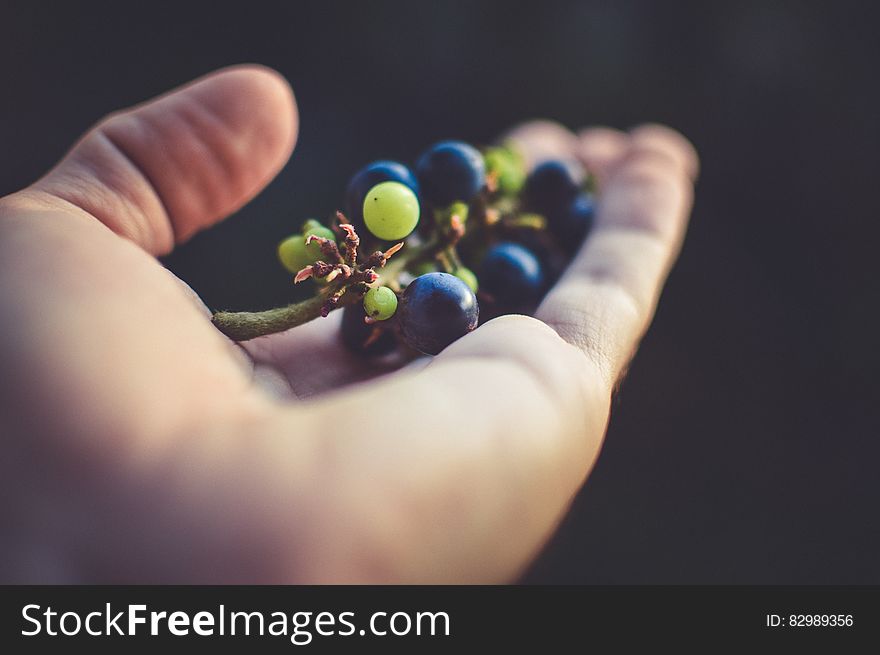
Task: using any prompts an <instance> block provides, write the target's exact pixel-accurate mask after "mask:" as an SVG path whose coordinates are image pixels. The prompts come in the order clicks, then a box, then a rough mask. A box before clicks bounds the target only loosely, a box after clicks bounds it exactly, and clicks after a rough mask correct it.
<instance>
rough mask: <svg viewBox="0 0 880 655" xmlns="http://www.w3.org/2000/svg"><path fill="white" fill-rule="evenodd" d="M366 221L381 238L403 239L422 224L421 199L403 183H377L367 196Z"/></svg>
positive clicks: (365, 200) (370, 229)
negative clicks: (420, 221)
mask: <svg viewBox="0 0 880 655" xmlns="http://www.w3.org/2000/svg"><path fill="white" fill-rule="evenodd" d="M364 222H365V223H366V224H367V229H368V230H369V231H370V232H372V233H373V234H374V235H375V236H377V237H378V238H380V239H383V240H385V241H394V240H396V239H403V238H404V237H405V236H407V235H408V234H409V233H410V232H412V231H413V230H414V229H415V228H416V225H418V223H419V199H418V198H417V197H416V194H414V193H413V192H412V190H411V189H410V188H409V187H407V186H404V185H403V184H401V183H400V182H382V183H381V184H377V185H376V186H374V187H373V188H372V189H370V190H369V191H368V192H367V196H366V198H364Z"/></svg>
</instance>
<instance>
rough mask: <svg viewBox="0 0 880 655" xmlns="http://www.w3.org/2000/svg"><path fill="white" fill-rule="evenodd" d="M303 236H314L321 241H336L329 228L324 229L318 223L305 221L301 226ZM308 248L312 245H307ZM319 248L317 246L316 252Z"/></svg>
mask: <svg viewBox="0 0 880 655" xmlns="http://www.w3.org/2000/svg"><path fill="white" fill-rule="evenodd" d="M303 236H305V237H309V236H316V237H321V238H322V239H330V241H336V235H335V234H334V233H333V230H331V229H330V228H329V227H324V226H323V225H321V224H320V223H318V221H306V224H305V225H303ZM309 245H310V246H311V245H313V244H309ZM320 249H321V247H320V246H318V250H320Z"/></svg>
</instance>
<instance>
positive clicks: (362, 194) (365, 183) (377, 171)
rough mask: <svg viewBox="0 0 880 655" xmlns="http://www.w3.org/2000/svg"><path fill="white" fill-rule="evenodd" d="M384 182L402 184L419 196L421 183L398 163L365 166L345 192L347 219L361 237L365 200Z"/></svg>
mask: <svg viewBox="0 0 880 655" xmlns="http://www.w3.org/2000/svg"><path fill="white" fill-rule="evenodd" d="M382 182H400V183H401V184H403V185H404V186H406V187H409V188H410V189H411V190H412V191H413V193H415V194H416V196H418V195H419V182H418V180H417V179H416V176H415V175H413V172H412V171H411V170H410V169H409V168H407V167H406V166H404V165H403V164H400V163H398V162H396V161H388V160H379V161H374V162H373V163H372V164H368V165H366V166H364V167H363V168H362V169H361V170H359V171H358V172H357V173H355V174H354V176H353V177H352V178H351V181H350V182H349V183H348V188H347V189H346V190H345V206H346V210H347V212H348V213H347V214H346V218H348V220H349V221H351V223H352V224H353V225H354V226H355V228H356V229H357V230H358V233H359V234H360V235H361V237H363V236H365V235H366V230H364V229H363V228H364V198H366V197H367V193H368V192H369V191H370V189H372V188H373V187H374V186H376V185H377V184H380V183H382Z"/></svg>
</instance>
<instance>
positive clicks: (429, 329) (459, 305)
mask: <svg viewBox="0 0 880 655" xmlns="http://www.w3.org/2000/svg"><path fill="white" fill-rule="evenodd" d="M396 316H397V321H398V323H399V325H400V334H401V336H402V337H403V340H404V341H405V342H406V343H407V344H408V345H409V346H410V347H412V348H415V349H416V350H418V351H419V352H423V353H425V354H428V355H436V354H437V353H439V352H440V351H441V350H443V349H444V348H445V347H446V346H448V345H449V344H451V343H452V342H453V341H455V340H456V339H458V338H460V337H463V336H464V335H465V334H467V333H468V332H470V331H471V330H473V329H474V328H475V327H477V321H478V320H479V317H480V307H479V305H478V304H477V297H476V296H475V295H474V292H473V291H471V290H470V287H468V285H467V284H465V283H464V282H462V281H461V280H460V279H458V278H457V277H455V276H454V275H450V274H449V273H426V274H425V275H421V276H419V277H417V278H416V279H415V280H413V281H412V282H410V284H409V286H408V287H407V288H406V290H405V291H404V292H403V295H402V296H401V298H400V303H399V304H398V306H397V314H396Z"/></svg>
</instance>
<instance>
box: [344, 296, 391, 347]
mask: <svg viewBox="0 0 880 655" xmlns="http://www.w3.org/2000/svg"><path fill="white" fill-rule="evenodd" d="M365 317H366V314H365V313H364V308H363V307H362V306H361V305H360V304H357V305H349V306H348V307H346V308H345V309H343V310H342V327H341V328H340V330H341V332H340V334H341V336H342V343H344V344H345V346H346V348H348V349H349V350H350V351H352V352H353V353H356V354H358V355H366V356H367V357H378V356H380V355H386V354H388V353H390V352H391V351H392V350H394V349H395V348H396V347H397V340H396V339H395V338H394V333H393V332H391V331H390V330H388V329H382V334H381V336H380V337H379V338H378V339H376V340H375V341H374V342H372V343H371V344H370V345H368V346H364V344H365V343H366V342H367V340H368V339H369V338H370V337H371V336H372V334H373V330H375V329H381V328H377V327H376V326H375V325H367V324H366V323H364V318H365Z"/></svg>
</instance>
